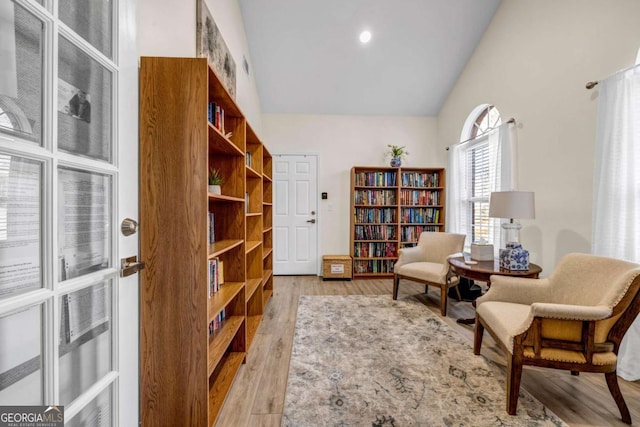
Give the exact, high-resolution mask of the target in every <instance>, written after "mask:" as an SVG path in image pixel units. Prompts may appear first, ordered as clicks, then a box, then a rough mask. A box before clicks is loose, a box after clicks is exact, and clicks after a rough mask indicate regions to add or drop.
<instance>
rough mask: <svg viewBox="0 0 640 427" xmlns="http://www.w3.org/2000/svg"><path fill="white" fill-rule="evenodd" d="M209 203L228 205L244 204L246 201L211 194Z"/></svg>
mask: <svg viewBox="0 0 640 427" xmlns="http://www.w3.org/2000/svg"><path fill="white" fill-rule="evenodd" d="M209 202H211V203H227V202H234V203H244V199H242V198H240V197H231V196H224V195H221V194H211V193H209Z"/></svg>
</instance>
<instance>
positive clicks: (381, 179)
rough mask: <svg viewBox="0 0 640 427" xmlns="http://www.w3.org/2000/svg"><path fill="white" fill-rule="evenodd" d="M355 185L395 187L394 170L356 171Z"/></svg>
mask: <svg viewBox="0 0 640 427" xmlns="http://www.w3.org/2000/svg"><path fill="white" fill-rule="evenodd" d="M355 185H361V186H370V187H395V185H396V172H358V173H356V174H355Z"/></svg>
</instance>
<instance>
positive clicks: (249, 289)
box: [244, 279, 262, 303]
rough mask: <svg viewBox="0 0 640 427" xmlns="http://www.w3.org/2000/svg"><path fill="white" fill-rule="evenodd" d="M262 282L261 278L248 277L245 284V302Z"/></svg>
mask: <svg viewBox="0 0 640 427" xmlns="http://www.w3.org/2000/svg"><path fill="white" fill-rule="evenodd" d="M261 284H262V279H249V280H247V284H246V285H245V289H246V293H245V297H244V299H245V303H247V302H249V300H250V299H251V298H252V297H253V295H254V294H255V293H256V290H257V289H258V288H259V287H260V285H261Z"/></svg>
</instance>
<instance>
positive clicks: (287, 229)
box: [273, 154, 318, 275]
mask: <svg viewBox="0 0 640 427" xmlns="http://www.w3.org/2000/svg"><path fill="white" fill-rule="evenodd" d="M273 183H274V184H273V185H274V190H273V191H274V202H273V235H274V245H273V251H274V260H273V274H280V275H286V274H291V275H293V274H301V275H303V274H318V249H317V246H318V158H317V156H316V155H314V154H306V155H305V154H296V155H289V154H276V155H274V156H273Z"/></svg>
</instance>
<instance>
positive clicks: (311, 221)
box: [307, 219, 316, 224]
mask: <svg viewBox="0 0 640 427" xmlns="http://www.w3.org/2000/svg"><path fill="white" fill-rule="evenodd" d="M307 222H310V223H311V224H315V223H316V220H315V219H308V220H307Z"/></svg>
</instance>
